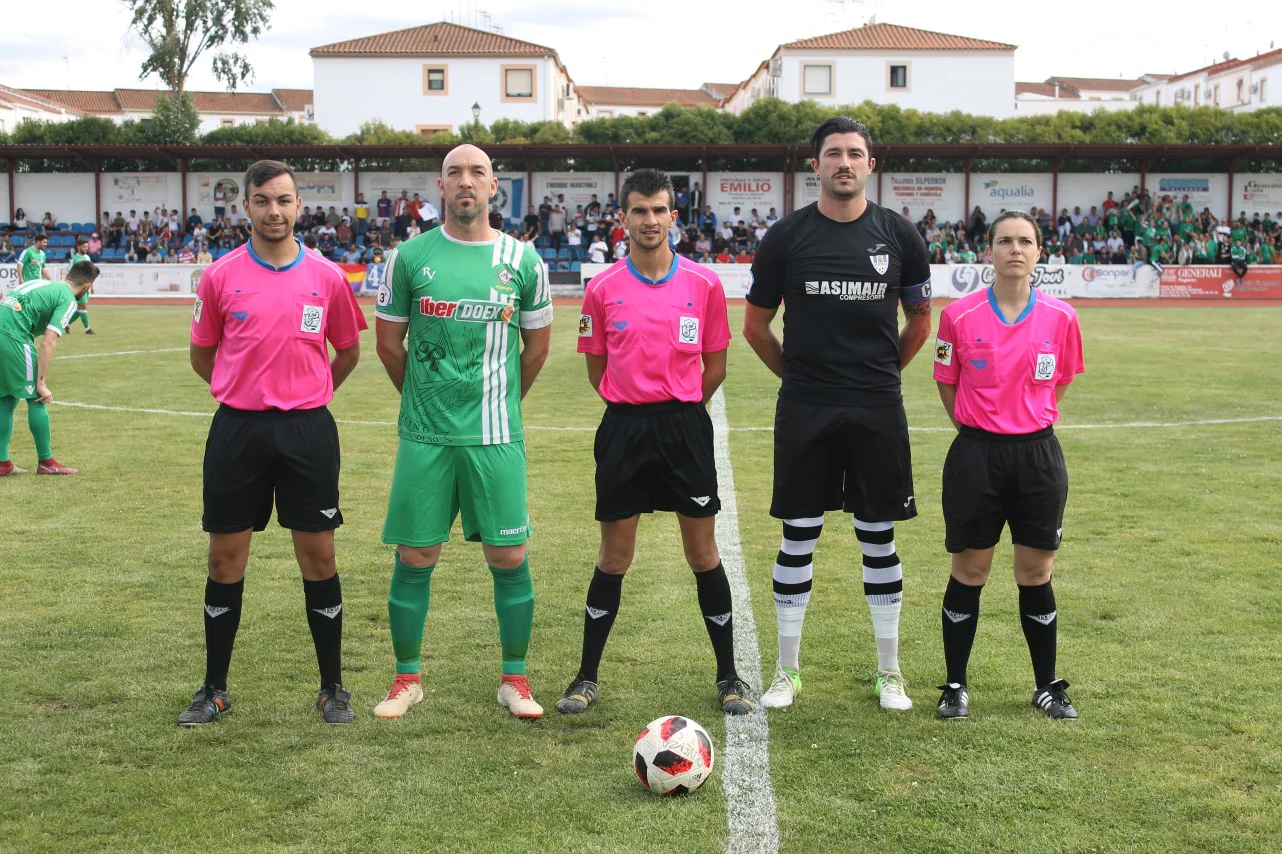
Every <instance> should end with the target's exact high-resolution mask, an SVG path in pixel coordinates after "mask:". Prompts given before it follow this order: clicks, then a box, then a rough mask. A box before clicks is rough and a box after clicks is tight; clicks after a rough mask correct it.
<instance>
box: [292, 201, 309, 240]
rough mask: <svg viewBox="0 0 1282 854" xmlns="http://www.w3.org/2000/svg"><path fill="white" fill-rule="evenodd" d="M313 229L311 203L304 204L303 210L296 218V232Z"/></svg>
mask: <svg viewBox="0 0 1282 854" xmlns="http://www.w3.org/2000/svg"><path fill="white" fill-rule="evenodd" d="M311 230H312V208H311V205H303V212H302V213H300V214H299V215H298V219H296V220H294V233H295V234H301V233H302V232H304V231H311Z"/></svg>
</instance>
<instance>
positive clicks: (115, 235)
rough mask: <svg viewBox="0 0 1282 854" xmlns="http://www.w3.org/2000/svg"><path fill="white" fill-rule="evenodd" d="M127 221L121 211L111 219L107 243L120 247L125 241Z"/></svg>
mask: <svg viewBox="0 0 1282 854" xmlns="http://www.w3.org/2000/svg"><path fill="white" fill-rule="evenodd" d="M126 225H127V220H126V219H125V217H124V214H122V213H121V212H120V211H116V215H115V216H114V217H112V218H111V231H110V232H109V233H108V237H107V243H108V244H110V245H111V246H119V245H120V244H122V243H124V241H125V228H126Z"/></svg>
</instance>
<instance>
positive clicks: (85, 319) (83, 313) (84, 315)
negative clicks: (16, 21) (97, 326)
mask: <svg viewBox="0 0 1282 854" xmlns="http://www.w3.org/2000/svg"><path fill="white" fill-rule="evenodd" d="M76 314H77V315H79V317H80V322H81V323H83V324H84V325H85V329H88V328H89V309H87V308H82V309H80V311H78V312H76Z"/></svg>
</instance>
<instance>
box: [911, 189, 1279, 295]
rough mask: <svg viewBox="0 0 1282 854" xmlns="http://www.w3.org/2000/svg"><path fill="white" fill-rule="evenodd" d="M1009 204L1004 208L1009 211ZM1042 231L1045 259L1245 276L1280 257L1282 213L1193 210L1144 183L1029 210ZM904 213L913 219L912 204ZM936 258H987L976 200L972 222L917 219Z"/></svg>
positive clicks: (1185, 201)
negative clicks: (1208, 269) (1079, 202)
mask: <svg viewBox="0 0 1282 854" xmlns="http://www.w3.org/2000/svg"><path fill="white" fill-rule="evenodd" d="M1003 210H1004V209H1003ZM1029 213H1030V214H1032V215H1033V217H1034V218H1035V219H1036V220H1037V222H1038V224H1039V225H1040V226H1041V229H1042V236H1043V240H1044V246H1043V248H1042V257H1041V262H1042V263H1043V264H1052V265H1054V264H1154V265H1157V266H1159V267H1160V266H1163V265H1167V264H1177V265H1188V264H1228V265H1231V266H1233V268H1234V269H1235V271H1237V273H1238V275H1239V276H1241V275H1242V274H1243V273H1244V272H1245V270H1246V268H1247V265H1250V264H1271V263H1273V259H1274V258H1275V257H1278V256H1282V211H1279V212H1278V213H1277V214H1276V215H1274V216H1270V215H1269V214H1267V213H1266V214H1263V215H1261V214H1259V213H1256V214H1254V215H1253V216H1250V217H1248V216H1247V213H1246V211H1241V212H1240V213H1239V214H1238V216H1237V217H1236V218H1234V219H1226V220H1221V219H1219V218H1218V217H1216V216H1215V215H1214V214H1213V213H1211V210H1210V209H1209V208H1203V209H1202V210H1201V212H1198V211H1196V210H1194V206H1193V204H1192V202H1190V201H1189V197H1188V195H1184V196H1183V197H1182V198H1181V199H1180V200H1179V201H1176V200H1175V198H1174V197H1173V196H1171V195H1163V196H1160V197H1158V198H1154V196H1153V195H1152V194H1151V193H1150V192H1149V191H1148V190H1147V189H1144V190H1141V189H1140V188H1139V187H1138V186H1135V187H1133V188H1132V189H1131V191H1130V192H1128V193H1124V194H1123V195H1122V198H1121V199H1120V200H1118V199H1115V198H1114V193H1112V192H1110V193H1109V194H1108V197H1107V198H1105V199H1104V200H1103V201H1102V202H1101V203H1100V204H1099V205H1092V206H1091V208H1090V210H1089V211H1087V212H1085V213H1083V212H1082V209H1081V207H1074V208H1073V210H1072V212H1071V213H1070V212H1069V210H1068V208H1063V209H1062V210H1060V212H1059V215H1058V216H1053V215H1052V213H1051V211H1049V210H1047V209H1045V208H1037V207H1034V208H1032V209H1031V210H1030V211H1029ZM903 215H904V216H905V217H906V218H908V219H911V218H912V217H911V215H910V213H909V211H908V209H907V208H904V210H903ZM917 230H918V231H920V232H921V235H922V237H923V238H925V240H926V245H927V250H928V252H929V253H930V261H931V263H932V264H975V263H979V264H987V263H991V262H992V250H991V247H989V245H988V243H987V240H986V238H987V230H988V219H987V216H986V215H985V214H984V211H983V210H982V209H981V208H980V207H978V206H976V207H975V209H974V210H973V211H972V212H971V215H970V217H969V218H968V219H966V220H958V221H957V222H955V223H954V222H948V221H944V222H942V223H941V222H939V221H938V220H937V219H936V217H935V214H934V212H933V211H927V212H926V215H925V216H924V217H922V218H921V220H919V221H918V222H917Z"/></svg>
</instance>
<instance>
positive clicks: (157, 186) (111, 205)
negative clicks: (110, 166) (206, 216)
mask: <svg viewBox="0 0 1282 854" xmlns="http://www.w3.org/2000/svg"><path fill="white" fill-rule="evenodd" d="M89 186H90V191H91V192H90V198H89V204H90V207H91V208H92V206H93V195H92V188H93V182H92V181H90V182H89ZM182 201H183V199H182V176H181V175H180V174H178V173H177V172H104V173H102V208H103V210H108V211H111V215H112V216H115V215H116V211H122V212H123V213H124V215H125V216H126V217H128V216H129V211H130V209H133V210H136V211H138V216H140V217H141V216H142V212H143V211H149V210H151V209H152V208H156V207H163V208H164V209H165V210H173V209H174V208H178V209H179V210H182ZM187 201H188V204H187V207H188V209H190V208H191V198H190V196H189V197H188V200H187ZM210 212H211V213H212V212H213V211H212V209H211V211H210ZM187 213H188V211H183V217H184V218H185V217H186V216H187ZM101 218H102V211H98V212H97V214H96V215H92V216H89V217H87V219H93V220H94V221H98V220H100V219H101ZM80 219H81V220H82V221H85V220H86V217H80Z"/></svg>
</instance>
